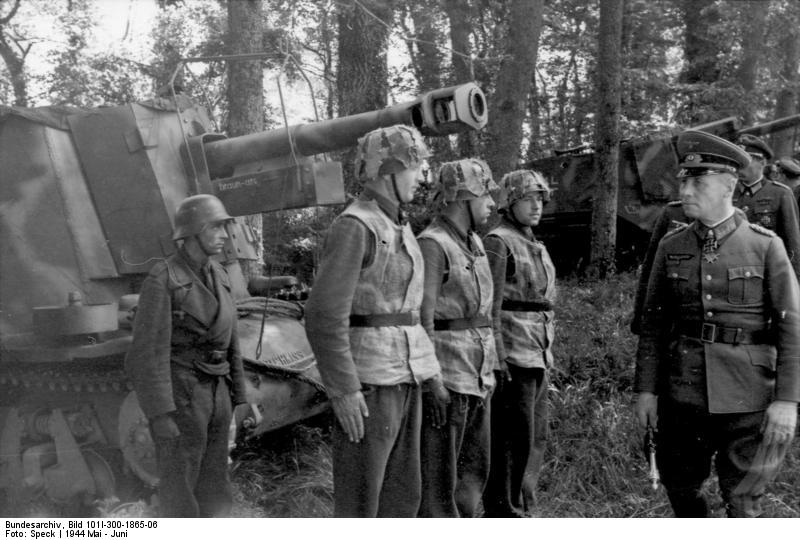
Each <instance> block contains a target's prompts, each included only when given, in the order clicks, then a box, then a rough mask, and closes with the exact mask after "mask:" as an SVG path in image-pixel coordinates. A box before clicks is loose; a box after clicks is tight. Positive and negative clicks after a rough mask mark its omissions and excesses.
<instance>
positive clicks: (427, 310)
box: [418, 159, 498, 517]
mask: <svg viewBox="0 0 800 540" xmlns="http://www.w3.org/2000/svg"><path fill="white" fill-rule="evenodd" d="M436 187H437V191H436V195H435V197H434V205H435V206H437V207H439V208H440V211H439V213H438V215H437V217H436V218H435V219H434V220H433V222H432V223H431V224H430V225H429V226H428V227H427V228H426V229H425V230H424V231H423V232H422V233H421V234H420V235H419V237H418V241H419V245H420V248H421V249H422V255H423V259H424V260H425V294H424V297H423V300H422V325H423V326H424V327H425V330H426V331H427V332H428V335H430V336H431V339H433V344H434V346H435V347H436V357H437V359H438V360H439V365H440V366H441V369H442V379H443V382H444V386H445V387H446V388H447V390H449V397H450V403H449V406H448V404H447V403H441V402H439V401H438V400H437V399H436V394H434V393H432V392H424V393H423V404H424V405H423V408H424V413H423V420H422V504H421V505H420V510H419V516H420V517H474V516H475V514H476V511H477V507H478V503H480V500H481V495H482V494H483V490H484V488H485V486H486V480H487V478H488V477H489V451H490V429H489V420H490V418H489V396H490V394H491V392H492V389H493V388H494V385H495V378H494V370H495V369H497V352H496V350H495V344H494V333H493V331H492V273H491V270H490V268H489V262H488V260H487V258H486V253H485V251H484V249H483V243H482V242H481V239H480V237H479V236H478V235H477V234H476V233H475V229H476V227H478V226H481V225H485V224H486V222H487V221H488V219H489V216H490V215H491V213H492V209H493V208H494V205H495V203H494V200H493V199H492V192H493V191H495V190H497V189H498V187H497V184H495V183H494V181H493V180H492V172H491V170H490V169H489V166H488V165H487V164H486V163H485V162H483V161H482V160H479V159H462V160H459V161H451V162H447V163H444V164H442V166H441V169H440V170H439V176H438V185H437V186H436Z"/></svg>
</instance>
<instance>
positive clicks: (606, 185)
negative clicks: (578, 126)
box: [587, 0, 624, 278]
mask: <svg viewBox="0 0 800 540" xmlns="http://www.w3.org/2000/svg"><path fill="white" fill-rule="evenodd" d="M623 2H624V0H600V33H599V47H598V61H597V95H598V106H597V120H596V123H595V148H597V152H596V153H595V167H596V171H597V174H596V175H595V177H596V178H597V185H596V189H595V192H594V198H593V200H592V224H591V238H592V239H591V252H590V257H589V268H588V272H587V274H588V275H589V276H590V277H593V278H604V277H605V276H607V275H609V274H612V273H614V272H615V270H616V264H615V252H616V236H617V187H618V180H619V179H618V172H619V117H620V108H621V98H620V96H621V91H622V58H621V55H620V49H621V44H622V7H623Z"/></svg>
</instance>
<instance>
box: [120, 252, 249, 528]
mask: <svg viewBox="0 0 800 540" xmlns="http://www.w3.org/2000/svg"><path fill="white" fill-rule="evenodd" d="M204 274H205V275H206V276H208V277H206V280H204V279H203V278H201V277H200V276H202V275H204ZM125 367H126V370H127V372H128V375H129V377H130V379H131V382H132V383H133V387H134V390H135V391H136V395H137V397H138V399H139V405H140V406H141V408H142V411H143V412H144V414H145V416H147V418H148V419H150V420H151V421H152V420H153V419H154V418H156V417H157V416H160V415H162V414H170V415H171V416H172V417H173V419H174V420H175V423H176V424H177V426H178V429H179V430H180V435H179V436H178V437H177V438H174V439H161V438H159V437H156V436H154V437H153V439H154V443H155V447H156V459H157V462H158V474H159V478H160V482H159V489H158V493H159V503H160V511H161V515H162V516H163V517H208V516H217V515H222V514H225V513H227V511H228V510H230V506H231V502H232V496H231V486H230V480H229V478H228V434H229V429H230V424H231V414H232V405H233V406H235V405H237V404H240V403H245V401H246V399H245V387H244V372H243V368H242V359H241V355H240V353H239V341H238V337H237V334H236V307H235V305H234V302H233V298H232V296H231V286H230V282H229V280H228V275H227V273H226V271H225V270H224V269H223V268H222V266H220V265H219V264H218V263H216V262H214V261H208V263H207V265H206V266H205V267H203V268H200V267H197V266H196V265H195V264H194V263H193V262H192V261H191V260H190V259H189V257H188V256H187V255H185V254H184V252H183V251H182V250H178V253H176V254H175V255H172V256H171V257H169V258H168V259H167V260H166V261H163V262H159V263H158V264H156V265H155V266H154V267H153V269H152V270H151V271H150V275H149V276H148V277H147V279H145V281H144V284H143V285H142V290H141V295H140V298H139V305H138V307H137V312H136V318H135V319H134V329H133V344H132V345H131V348H130V350H129V351H128V355H127V357H126V360H125Z"/></svg>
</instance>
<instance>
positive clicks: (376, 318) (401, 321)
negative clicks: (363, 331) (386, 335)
mask: <svg viewBox="0 0 800 540" xmlns="http://www.w3.org/2000/svg"><path fill="white" fill-rule="evenodd" d="M418 324H419V312H418V311H401V312H399V313H372V314H369V315H356V314H352V315H350V326H370V327H379V326H416V325H418Z"/></svg>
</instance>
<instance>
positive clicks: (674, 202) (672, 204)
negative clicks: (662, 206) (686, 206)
mask: <svg viewBox="0 0 800 540" xmlns="http://www.w3.org/2000/svg"><path fill="white" fill-rule="evenodd" d="M682 204H683V203H682V202H681V201H669V202H668V203H667V206H681V205H682Z"/></svg>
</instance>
